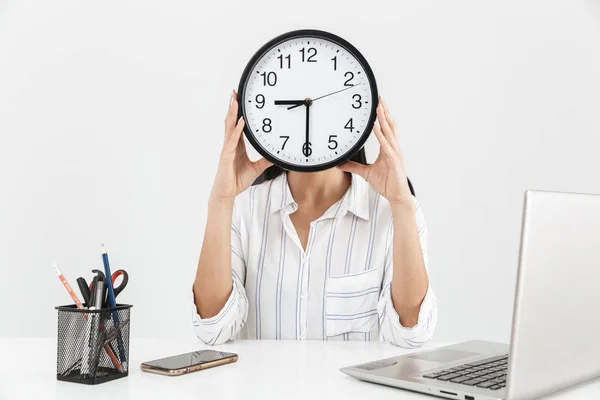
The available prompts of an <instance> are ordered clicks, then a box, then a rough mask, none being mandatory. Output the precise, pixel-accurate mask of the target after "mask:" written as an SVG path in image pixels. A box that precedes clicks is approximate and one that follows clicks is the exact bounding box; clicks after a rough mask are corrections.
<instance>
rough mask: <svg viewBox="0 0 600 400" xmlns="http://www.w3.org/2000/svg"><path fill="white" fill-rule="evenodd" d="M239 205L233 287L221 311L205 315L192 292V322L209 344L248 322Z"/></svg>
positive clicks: (235, 212) (224, 338) (233, 246)
mask: <svg viewBox="0 0 600 400" xmlns="http://www.w3.org/2000/svg"><path fill="white" fill-rule="evenodd" d="M238 206H239V205H238V204H237V202H236V204H235V206H234V208H233V216H232V223H231V267H232V271H231V272H232V274H231V275H232V277H233V290H232V291H231V294H230V295H229V298H228V299H227V302H226V303H225V305H224V306H223V308H222V309H221V311H219V313H218V314H217V315H215V316H213V317H210V318H201V317H200V315H199V314H198V310H197V308H196V304H195V302H194V294H193V292H192V323H193V325H194V329H195V331H196V336H198V338H199V339H200V340H202V341H203V342H204V343H206V344H208V345H218V344H223V343H225V342H227V341H228V340H231V339H234V338H235V337H236V336H237V334H238V333H239V332H240V330H242V328H243V327H244V325H245V324H246V319H247V317H248V298H247V297H246V289H245V288H244V283H245V280H246V262H245V259H244V252H243V248H244V246H243V240H242V223H241V217H240V213H239V207H238Z"/></svg>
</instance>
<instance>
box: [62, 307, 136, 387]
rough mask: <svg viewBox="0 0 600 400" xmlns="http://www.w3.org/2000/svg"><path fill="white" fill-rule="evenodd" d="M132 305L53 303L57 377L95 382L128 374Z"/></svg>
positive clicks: (90, 383)
mask: <svg viewBox="0 0 600 400" xmlns="http://www.w3.org/2000/svg"><path fill="white" fill-rule="evenodd" d="M131 307H132V306H131V305H127V304H118V305H117V306H116V307H113V308H104V309H101V310H89V309H79V308H77V307H76V306H75V305H70V306H60V307H56V309H57V310H58V340H57V359H56V378H57V379H58V380H59V381H68V382H77V383H84V384H87V385H95V384H98V383H104V382H108V381H112V380H114V379H118V378H123V377H125V376H127V375H128V374H129V369H128V365H129V327H130V325H131V324H130V316H131Z"/></svg>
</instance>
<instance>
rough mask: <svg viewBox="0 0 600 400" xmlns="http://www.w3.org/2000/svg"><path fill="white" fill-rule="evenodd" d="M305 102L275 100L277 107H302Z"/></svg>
mask: <svg viewBox="0 0 600 400" xmlns="http://www.w3.org/2000/svg"><path fill="white" fill-rule="evenodd" d="M303 103H304V100H275V105H276V106H289V105H302V104H303Z"/></svg>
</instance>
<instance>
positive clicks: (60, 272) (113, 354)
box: [52, 263, 123, 372]
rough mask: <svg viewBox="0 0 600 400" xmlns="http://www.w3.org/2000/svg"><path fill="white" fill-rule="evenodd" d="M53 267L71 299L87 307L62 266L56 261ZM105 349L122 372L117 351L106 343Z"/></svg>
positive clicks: (86, 317) (79, 305) (79, 306)
mask: <svg viewBox="0 0 600 400" xmlns="http://www.w3.org/2000/svg"><path fill="white" fill-rule="evenodd" d="M52 268H53V269H54V272H56V275H58V279H60V281H61V282H62V284H63V286H64V287H65V289H67V292H69V295H70V296H71V299H73V301H74V302H75V305H76V306H77V308H79V309H83V308H85V307H84V306H83V304H81V301H79V298H77V295H76V294H75V292H74V291H73V289H72V288H71V285H69V282H67V278H65V276H64V275H63V273H62V271H61V270H60V268H58V265H57V264H56V263H54V264H52ZM83 317H84V318H85V319H86V320H87V319H88V315H87V314H86V313H84V314H83ZM104 350H106V353H107V354H108V356H109V357H110V360H111V361H112V363H113V364H114V366H115V368H117V369H118V370H119V371H120V372H123V366H122V365H121V363H120V362H119V360H118V359H117V357H116V356H115V353H113V351H112V350H111V349H110V346H108V344H105V345H104Z"/></svg>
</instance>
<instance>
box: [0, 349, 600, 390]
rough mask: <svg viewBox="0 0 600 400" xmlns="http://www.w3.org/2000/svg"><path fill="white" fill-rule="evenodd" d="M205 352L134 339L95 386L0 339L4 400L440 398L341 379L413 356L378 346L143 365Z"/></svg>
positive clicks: (593, 386)
mask: <svg viewBox="0 0 600 400" xmlns="http://www.w3.org/2000/svg"><path fill="white" fill-rule="evenodd" d="M439 345H440V344H429V345H428V346H427V348H433V347H436V346H439ZM202 347H204V346H203V345H202V344H201V343H200V342H199V341H198V340H194V339H190V340H183V341H181V340H180V341H177V340H151V339H133V340H132V345H131V348H130V360H131V363H130V371H129V376H128V377H127V378H122V379H118V380H116V381H112V382H107V383H103V384H100V385H96V386H88V385H81V384H76V383H69V382H59V381H57V380H56V341H55V340H54V339H0V355H2V357H1V358H2V359H1V362H0V399H2V400H5V399H6V400H9V399H10V400H13V399H60V400H70V399H73V400H83V399H85V400H93V399H99V400H100V399H101V400H107V399H119V400H121V399H123V400H125V399H144V400H153V399H172V398H177V399H182V400H183V399H194V400H201V399H219V400H221V399H236V400H239V399H252V398H255V399H280V398H288V399H315V398H328V399H365V400H366V399H378V400H385V399H394V400H398V399H425V400H426V399H433V397H429V396H424V395H419V394H416V393H410V392H405V391H401V390H398V389H394V388H390V387H385V386H380V385H375V384H371V383H366V382H360V381H358V380H355V379H353V378H350V377H348V376H346V375H344V374H342V373H341V372H339V368H340V367H343V366H347V365H352V364H358V363H361V362H365V361H371V360H376V359H379V358H385V357H391V356H394V355H399V354H403V353H408V352H409V351H408V350H403V349H400V348H397V347H394V346H392V345H389V344H386V343H377V342H370V343H369V342H299V341H298V342H296V341H279V342H276V341H237V342H233V343H228V344H226V345H223V346H218V347H217V348H218V349H221V350H223V351H231V352H235V353H238V354H239V356H240V358H239V361H238V362H237V363H235V364H230V365H225V366H221V367H217V368H214V369H209V370H206V371H200V372H195V373H192V374H189V375H183V376H179V377H167V376H162V375H157V374H149V373H144V372H141V371H140V369H139V364H140V363H141V362H142V361H149V360H152V359H156V358H161V357H166V356H170V355H175V354H179V353H185V352H188V351H193V350H198V349H200V348H202ZM588 398H589V399H598V398H600V380H596V381H593V382H591V383H588V384H585V385H581V386H579V387H576V388H574V389H572V390H570V391H568V392H562V393H560V394H555V395H553V396H551V397H548V399H588Z"/></svg>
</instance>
